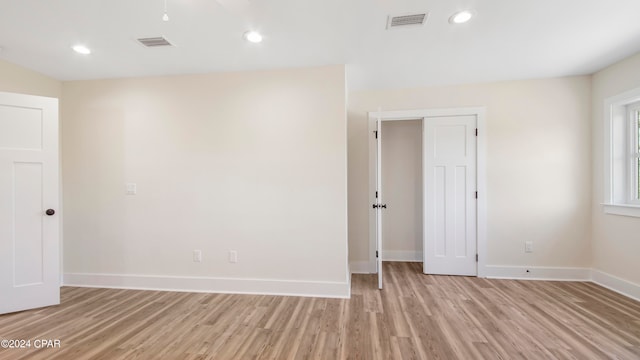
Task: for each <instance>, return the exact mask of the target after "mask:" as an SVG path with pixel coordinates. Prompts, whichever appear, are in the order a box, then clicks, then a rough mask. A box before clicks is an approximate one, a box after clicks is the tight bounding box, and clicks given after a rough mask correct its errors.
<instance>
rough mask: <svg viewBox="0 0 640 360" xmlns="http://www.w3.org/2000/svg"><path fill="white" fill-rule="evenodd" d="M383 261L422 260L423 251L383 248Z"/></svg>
mask: <svg viewBox="0 0 640 360" xmlns="http://www.w3.org/2000/svg"><path fill="white" fill-rule="evenodd" d="M382 260H383V261H405V262H422V251H395V250H382Z"/></svg>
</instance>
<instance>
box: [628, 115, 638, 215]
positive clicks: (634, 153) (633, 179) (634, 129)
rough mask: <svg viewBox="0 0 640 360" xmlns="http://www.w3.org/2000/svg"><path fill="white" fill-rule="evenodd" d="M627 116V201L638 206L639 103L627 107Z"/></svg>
mask: <svg viewBox="0 0 640 360" xmlns="http://www.w3.org/2000/svg"><path fill="white" fill-rule="evenodd" d="M627 116H628V119H629V129H628V132H629V136H628V137H627V139H628V144H629V146H628V149H629V150H628V151H629V153H628V157H629V160H628V161H627V176H628V178H627V181H628V194H627V200H628V202H629V204H631V205H640V188H639V186H640V184H639V178H638V174H639V169H638V159H639V158H640V150H639V149H638V147H639V146H638V142H639V141H640V132H639V131H638V129H639V128H640V121H639V118H640V102H636V103H633V104H629V105H627Z"/></svg>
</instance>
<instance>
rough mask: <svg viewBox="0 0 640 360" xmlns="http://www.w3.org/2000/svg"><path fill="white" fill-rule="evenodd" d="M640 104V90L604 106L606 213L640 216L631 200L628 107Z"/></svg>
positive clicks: (636, 204) (635, 90)
mask: <svg viewBox="0 0 640 360" xmlns="http://www.w3.org/2000/svg"><path fill="white" fill-rule="evenodd" d="M637 102H640V88H637V89H633V90H630V91H627V92H625V93H622V94H620V95H617V96H613V97H611V98H608V99H606V100H605V104H604V134H605V138H604V150H605V151H604V172H605V177H604V202H603V203H602V205H603V210H604V212H605V213H607V214H613V215H622V216H632V217H640V204H639V203H633V202H632V201H631V199H630V193H631V187H632V185H631V183H630V179H631V174H630V173H629V172H628V169H629V168H630V167H629V151H630V148H631V147H630V140H631V134H630V119H629V116H628V113H629V112H628V107H629V105H631V104H634V103H637Z"/></svg>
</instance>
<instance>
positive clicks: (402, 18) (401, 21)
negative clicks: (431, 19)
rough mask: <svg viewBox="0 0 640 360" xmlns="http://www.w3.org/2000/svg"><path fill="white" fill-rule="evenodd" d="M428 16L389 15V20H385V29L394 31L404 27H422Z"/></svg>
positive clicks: (422, 14)
mask: <svg viewBox="0 0 640 360" xmlns="http://www.w3.org/2000/svg"><path fill="white" fill-rule="evenodd" d="M428 15H429V13H428V12H423V13H420V14H409V15H399V16H391V15H389V18H388V20H387V29H395V28H400V27H405V26H422V25H424V23H425V22H427V16H428Z"/></svg>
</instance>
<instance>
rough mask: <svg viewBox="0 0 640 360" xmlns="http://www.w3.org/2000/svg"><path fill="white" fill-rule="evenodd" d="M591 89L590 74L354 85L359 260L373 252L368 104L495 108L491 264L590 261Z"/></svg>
mask: <svg viewBox="0 0 640 360" xmlns="http://www.w3.org/2000/svg"><path fill="white" fill-rule="evenodd" d="M590 97H591V79H590V77H589V76H581V77H568V78H555V79H540V80H526V81H511V82H500V83H488V84H471V85H459V86H443V87H431V88H419V89H403V90H388V91H358V92H352V93H350V94H349V114H348V118H349V120H348V123H349V247H350V260H351V261H352V262H354V263H362V262H365V261H368V255H369V234H368V231H369V225H368V221H369V211H371V209H370V208H371V206H370V204H369V198H368V192H369V191H370V190H371V189H368V186H363V185H364V184H368V176H369V169H368V166H369V162H368V156H369V154H368V136H369V131H368V124H367V117H366V113H367V111H375V110H377V109H378V106H380V107H382V110H404V109H427V108H444V107H461V106H485V107H486V109H487V114H486V117H487V134H486V136H487V184H488V193H487V194H486V196H487V204H488V234H487V239H488V240H487V241H488V243H487V245H488V258H487V264H489V265H505V266H541V267H585V268H588V267H590V266H591V258H590V242H591V231H590V229H591V225H590V221H591V213H590V208H591V160H590V153H591V141H590V140H591V127H590V126H589V119H590V104H591V102H590ZM481 196H482V195H481ZM526 240H531V241H533V243H534V252H533V253H525V252H524V242H525V241H526Z"/></svg>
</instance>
